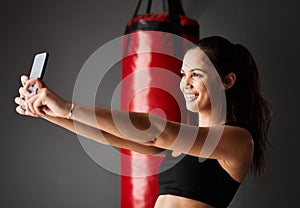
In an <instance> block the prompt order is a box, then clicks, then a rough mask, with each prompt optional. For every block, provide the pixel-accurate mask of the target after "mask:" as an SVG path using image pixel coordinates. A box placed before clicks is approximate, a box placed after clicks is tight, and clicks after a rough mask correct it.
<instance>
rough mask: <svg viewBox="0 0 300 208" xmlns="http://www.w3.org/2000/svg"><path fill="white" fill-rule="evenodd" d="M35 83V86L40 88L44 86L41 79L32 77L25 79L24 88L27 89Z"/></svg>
mask: <svg viewBox="0 0 300 208" xmlns="http://www.w3.org/2000/svg"><path fill="white" fill-rule="evenodd" d="M33 85H36V87H37V88H39V89H41V88H43V87H44V86H45V84H44V83H43V81H42V80H40V79H39V78H33V79H29V80H27V81H26V84H25V85H24V88H25V90H28V88H29V87H31V86H33Z"/></svg>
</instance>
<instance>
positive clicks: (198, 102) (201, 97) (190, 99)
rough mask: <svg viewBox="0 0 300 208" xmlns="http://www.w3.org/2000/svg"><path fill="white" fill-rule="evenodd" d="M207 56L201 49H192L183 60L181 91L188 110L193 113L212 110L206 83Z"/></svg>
mask: <svg viewBox="0 0 300 208" xmlns="http://www.w3.org/2000/svg"><path fill="white" fill-rule="evenodd" d="M206 58H207V57H206V56H205V55H204V54H203V52H202V51H201V50H200V49H199V48H194V49H190V50H189V51H187V53H186V54H185V56H184V58H183V64H182V69H181V75H182V78H181V82H180V89H181V91H182V93H183V95H184V98H185V101H186V108H187V109H188V110H189V111H192V112H200V111H201V112H203V111H209V110H210V106H211V105H210V99H209V94H208V91H207V88H206V87H205V85H204V83H207V82H206V81H207V79H208V76H207V75H208V69H209V67H208V65H207V61H206Z"/></svg>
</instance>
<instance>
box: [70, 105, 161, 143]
mask: <svg viewBox="0 0 300 208" xmlns="http://www.w3.org/2000/svg"><path fill="white" fill-rule="evenodd" d="M72 119H73V120H76V121H78V122H80V123H83V124H86V125H88V126H91V127H94V128H97V129H100V130H103V131H105V132H108V133H109V134H113V135H115V136H117V137H120V138H122V139H125V140H132V141H135V142H138V143H142V142H150V141H154V140H155V139H156V138H157V136H159V135H160V134H161V133H162V131H163V130H164V126H165V123H166V121H165V120H163V119H160V118H158V117H157V116H151V115H149V114H146V113H135V112H125V111H112V110H108V109H103V108H93V107H88V106H83V105H76V106H75V108H74V110H73V114H72ZM152 124H154V125H152Z"/></svg>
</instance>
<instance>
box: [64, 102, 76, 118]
mask: <svg viewBox="0 0 300 208" xmlns="http://www.w3.org/2000/svg"><path fill="white" fill-rule="evenodd" d="M74 108H75V104H74V103H68V108H67V109H68V112H67V115H66V118H67V119H72V116H73V111H74Z"/></svg>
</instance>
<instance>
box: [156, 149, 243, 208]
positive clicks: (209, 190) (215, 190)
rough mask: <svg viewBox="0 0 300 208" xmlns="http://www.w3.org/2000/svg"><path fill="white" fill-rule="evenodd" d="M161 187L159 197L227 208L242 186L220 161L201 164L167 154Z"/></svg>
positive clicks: (193, 160)
mask: <svg viewBox="0 0 300 208" xmlns="http://www.w3.org/2000/svg"><path fill="white" fill-rule="evenodd" d="M164 170H165V171H164ZM158 183H159V186H160V189H159V193H158V194H159V195H162V194H172V195H177V196H182V197H186V198H190V199H194V200H197V201H201V202H204V203H206V204H209V205H211V206H213V207H216V208H224V207H227V206H228V205H229V203H230V202H231V200H232V199H233V197H234V195H235V193H236V192H237V190H238V188H239V186H240V183H239V182H237V181H235V180H234V179H233V178H232V177H231V176H230V175H229V174H228V173H227V172H226V171H225V170H224V169H223V168H222V167H221V166H220V164H219V162H218V161H217V160H215V159H206V160H205V161H204V162H200V161H199V158H198V157H193V156H190V155H184V154H182V155H180V156H178V157H173V156H172V151H167V154H166V156H165V159H164V160H163V162H162V164H161V166H160V168H159V174H158Z"/></svg>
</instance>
